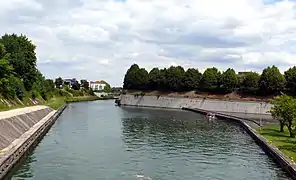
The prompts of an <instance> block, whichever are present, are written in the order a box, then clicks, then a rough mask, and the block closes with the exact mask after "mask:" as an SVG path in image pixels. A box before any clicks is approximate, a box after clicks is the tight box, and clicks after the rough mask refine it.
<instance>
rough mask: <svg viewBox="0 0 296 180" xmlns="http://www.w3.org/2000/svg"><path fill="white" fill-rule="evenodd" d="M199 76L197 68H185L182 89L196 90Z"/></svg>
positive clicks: (200, 75)
mask: <svg viewBox="0 0 296 180" xmlns="http://www.w3.org/2000/svg"><path fill="white" fill-rule="evenodd" d="M201 77H202V74H201V73H200V72H199V71H198V69H194V68H189V69H187V71H186V72H185V77H184V90H188V91H191V90H196V89H197V88H198V87H199V83H200V80H201Z"/></svg>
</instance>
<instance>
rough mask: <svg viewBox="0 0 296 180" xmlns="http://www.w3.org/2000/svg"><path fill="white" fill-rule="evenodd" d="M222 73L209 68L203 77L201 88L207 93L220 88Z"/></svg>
mask: <svg viewBox="0 0 296 180" xmlns="http://www.w3.org/2000/svg"><path fill="white" fill-rule="evenodd" d="M220 76H221V73H220V72H219V71H218V69H217V68H215V67H213V68H208V69H206V70H205V72H204V73H203V75H202V78H201V81H200V87H201V89H203V90H206V91H213V90H217V89H218V88H219V81H220Z"/></svg>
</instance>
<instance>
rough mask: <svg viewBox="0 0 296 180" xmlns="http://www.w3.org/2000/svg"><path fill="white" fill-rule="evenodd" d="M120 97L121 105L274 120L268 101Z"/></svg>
mask: <svg viewBox="0 0 296 180" xmlns="http://www.w3.org/2000/svg"><path fill="white" fill-rule="evenodd" d="M119 99H120V103H121V105H129V106H143V107H160V108H178V109H180V108H183V107H186V108H198V109H203V110H207V111H216V112H220V113H224V114H229V115H233V116H237V117H241V118H246V119H260V118H261V119H265V120H272V117H271V115H270V113H268V111H269V110H270V108H271V107H272V105H271V104H269V103H266V102H255V101H231V100H229V101H226V100H215V99H201V98H175V97H165V96H159V97H158V96H135V95H121V96H120V98H119Z"/></svg>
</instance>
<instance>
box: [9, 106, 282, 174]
mask: <svg viewBox="0 0 296 180" xmlns="http://www.w3.org/2000/svg"><path fill="white" fill-rule="evenodd" d="M8 179H14V180H15V179H22V180H29V179H30V180H31V179H34V180H35V179H36V180H39V179H40V180H97V179H98V180H99V179H106V180H118V179H120V180H137V179H147V180H148V179H152V180H197V179H201V180H206V179H225V180H242V179H246V180H251V179H252V180H253V179H260V180H276V179H287V177H286V175H285V174H284V173H283V172H282V171H281V169H280V168H279V167H277V166H276V165H275V164H274V163H273V161H272V160H271V159H270V158H269V157H268V156H266V155H265V154H264V153H263V151H262V150H261V149H260V148H259V147H258V146H257V145H256V144H255V143H254V141H253V140H252V139H251V138H250V137H249V136H248V135H247V134H246V133H245V132H244V131H243V130H242V129H241V128H240V127H238V126H235V125H233V124H229V123H226V122H208V121H206V120H205V119H204V117H203V116H201V115H199V114H195V113H192V112H185V111H178V110H164V109H147V108H127V107H115V106H114V102H113V101H96V102H86V103H76V104H71V105H69V107H68V108H67V109H66V110H65V111H64V113H63V114H62V115H61V116H60V118H59V119H58V121H57V122H56V124H55V125H54V126H53V127H52V129H51V130H50V131H49V133H48V134H47V135H46V136H45V137H44V139H43V140H42V141H41V142H40V144H39V145H38V146H37V147H36V149H35V150H34V151H33V152H32V153H31V154H30V155H29V157H28V158H27V159H26V161H25V162H23V163H22V164H21V165H20V166H19V168H17V169H16V170H15V171H14V172H12V173H11V175H10V177H8Z"/></svg>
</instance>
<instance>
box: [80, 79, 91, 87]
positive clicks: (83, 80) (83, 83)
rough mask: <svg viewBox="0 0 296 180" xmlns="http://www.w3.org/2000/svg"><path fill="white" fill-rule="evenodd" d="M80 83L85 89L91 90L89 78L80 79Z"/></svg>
mask: <svg viewBox="0 0 296 180" xmlns="http://www.w3.org/2000/svg"><path fill="white" fill-rule="evenodd" d="M80 84H81V86H82V87H83V88H84V89H85V90H89V83H88V82H87V80H85V79H82V80H80Z"/></svg>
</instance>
